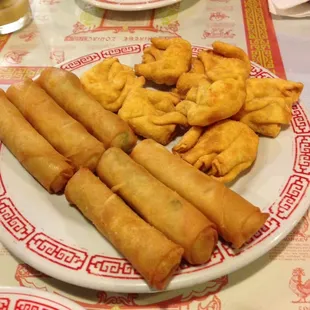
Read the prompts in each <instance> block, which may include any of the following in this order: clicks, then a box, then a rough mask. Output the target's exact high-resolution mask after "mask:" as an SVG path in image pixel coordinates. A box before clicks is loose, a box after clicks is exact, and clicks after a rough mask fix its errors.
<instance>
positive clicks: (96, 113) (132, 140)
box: [38, 68, 137, 152]
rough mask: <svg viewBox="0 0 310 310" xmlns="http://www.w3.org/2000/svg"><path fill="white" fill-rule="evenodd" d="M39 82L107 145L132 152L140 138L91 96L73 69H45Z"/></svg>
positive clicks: (69, 112)
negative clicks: (71, 70)
mask: <svg viewBox="0 0 310 310" xmlns="http://www.w3.org/2000/svg"><path fill="white" fill-rule="evenodd" d="M38 83H39V84H40V85H41V86H42V87H43V88H44V90H45V91H46V92H47V93H48V94H49V95H50V96H51V97H53V99H54V100H55V101H56V102H57V103H58V104H59V105H60V106H61V107H62V108H63V109H64V110H65V111H66V112H67V113H68V114H70V115H71V116H72V117H73V118H74V119H76V120H77V121H79V122H80V123H81V124H82V125H84V127H85V128H86V129H87V130H88V132H89V133H91V134H92V135H93V136H95V137H96V138H97V139H98V140H99V141H101V142H103V144H104V146H105V148H109V147H110V146H115V147H119V148H121V149H123V150H124V151H125V152H129V151H130V150H131V149H132V148H133V146H134V145H135V144H136V142H137V137H136V135H135V134H134V133H133V131H132V130H131V129H130V127H129V125H128V124H127V123H126V122H125V121H123V120H122V119H121V118H120V117H119V116H117V115H116V114H114V113H112V112H110V111H107V110H105V109H104V108H103V107H102V106H101V104H100V103H99V102H97V101H96V100H95V99H93V98H91V97H90V96H89V95H88V94H87V93H86V92H85V91H84V89H83V86H82V84H81V82H80V80H79V78H78V77H77V76H76V75H75V74H73V73H72V72H69V71H65V70H62V69H58V68H46V69H44V70H43V71H42V73H41V75H40V77H39V79H38Z"/></svg>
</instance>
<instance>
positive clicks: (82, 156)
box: [7, 78, 104, 170]
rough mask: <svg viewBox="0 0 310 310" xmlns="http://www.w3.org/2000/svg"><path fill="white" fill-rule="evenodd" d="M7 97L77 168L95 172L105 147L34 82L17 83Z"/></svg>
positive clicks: (10, 89) (8, 91)
mask: <svg viewBox="0 0 310 310" xmlns="http://www.w3.org/2000/svg"><path fill="white" fill-rule="evenodd" d="M7 96H8V98H9V99H10V100H11V101H12V103H13V104H14V105H15V106H16V108H17V109H18V110H19V111H20V112H21V113H22V114H23V116H24V117H25V118H26V120H27V121H28V122H29V123H30V124H31V125H32V126H33V127H34V128H35V129H36V130H37V131H38V132H39V133H40V134H41V135H42V136H43V137H44V138H45V139H46V140H47V141H48V142H49V143H50V144H51V145H52V146H53V147H54V148H55V149H56V150H57V151H58V152H59V153H60V154H62V155H63V156H65V157H66V158H68V159H69V160H70V161H71V162H72V164H73V165H74V167H75V168H77V169H78V168H80V167H87V168H89V169H90V170H95V168H96V166H97V163H98V160H99V158H100V157H101V155H102V153H103V152H104V147H103V144H102V143H101V142H99V141H98V140H97V139H96V138H95V137H93V136H92V135H91V134H90V133H88V132H87V130H86V129H85V128H84V127H83V126H82V125H81V124H80V123H79V122H77V121H76V120H75V119H74V118H72V117H71V116H70V115H69V114H67V113H66V112H65V111H64V110H63V109H62V108H61V107H60V106H59V105H58V104H57V103H56V102H55V101H54V100H53V99H52V98H51V97H50V96H49V95H48V94H47V93H46V92H45V91H44V90H43V89H42V88H41V87H40V86H39V85H38V84H37V83H35V82H34V81H32V80H31V79H28V78H27V79H25V80H24V81H22V82H19V83H16V84H13V85H11V86H10V87H9V89H8V90H7Z"/></svg>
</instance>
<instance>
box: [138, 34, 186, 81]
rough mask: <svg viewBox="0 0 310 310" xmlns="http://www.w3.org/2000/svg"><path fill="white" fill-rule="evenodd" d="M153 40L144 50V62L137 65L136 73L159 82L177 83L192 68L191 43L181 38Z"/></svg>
mask: <svg viewBox="0 0 310 310" xmlns="http://www.w3.org/2000/svg"><path fill="white" fill-rule="evenodd" d="M151 42H152V45H151V46H150V47H148V48H146V49H145V50H144V55H143V63H142V64H137V65H135V71H136V74H137V75H139V76H144V77H145V78H146V79H147V80H151V81H153V82H155V83H157V84H166V85H175V84H176V82H177V80H178V78H179V77H180V76H181V74H182V73H184V72H187V71H188V70H189V69H190V65H191V58H192V47H191V44H190V43H189V42H188V41H186V40H183V39H180V38H172V39H165V38H152V40H151Z"/></svg>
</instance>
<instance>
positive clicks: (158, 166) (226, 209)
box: [131, 139, 269, 248]
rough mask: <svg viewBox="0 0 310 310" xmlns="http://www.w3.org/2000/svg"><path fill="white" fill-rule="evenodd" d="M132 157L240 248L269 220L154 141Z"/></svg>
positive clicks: (139, 148) (136, 150)
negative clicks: (196, 209)
mask: <svg viewBox="0 0 310 310" xmlns="http://www.w3.org/2000/svg"><path fill="white" fill-rule="evenodd" d="M131 157H132V158H133V159H134V160H135V161H136V162H137V163H139V164H140V165H142V166H143V167H144V168H146V169H147V170H148V171H149V172H150V173H151V174H152V175H153V176H154V177H156V178H157V179H158V180H160V181H161V182H163V183H164V184H166V185H167V186H168V187H170V188H171V189H172V190H175V191H176V192H177V193H179V194H180V195H181V196H182V197H184V198H185V199H187V200H188V201H189V202H191V203H192V204H193V205H194V206H196V207H197V208H198V209H199V210H200V211H201V212H202V213H203V214H205V215H206V216H207V217H208V218H209V219H210V220H211V221H212V222H214V223H215V224H216V226H217V229H218V232H219V235H221V236H222V237H223V239H225V240H226V241H228V242H231V243H232V244H233V245H234V246H235V247H236V248H240V247H241V246H242V245H243V244H244V243H245V242H246V241H247V240H248V239H250V238H251V237H252V236H253V235H254V234H255V233H256V232H257V231H258V230H259V229H260V228H261V227H262V226H263V225H264V223H265V221H266V220H267V218H268V216H269V214H268V213H262V212H261V211H260V209H259V208H257V207H255V206H254V205H252V204H251V203H250V202H248V201H247V200H245V199H244V198H242V197H241V196H240V195H238V194H237V193H235V192H234V191H232V190H230V189H229V188H227V187H225V186H224V185H223V184H222V183H220V182H218V181H216V180H213V179H212V178H210V177H209V176H207V175H205V174H204V173H203V172H201V171H199V170H198V169H196V168H194V167H192V166H191V165H190V164H188V163H186V162H185V161H184V160H182V159H181V158H179V157H178V156H175V155H173V154H171V153H170V152H169V151H168V150H167V149H166V148H164V147H162V146H161V145H160V144H158V143H156V142H155V141H153V140H150V139H148V140H144V141H142V142H141V143H139V144H138V145H137V146H136V147H135V148H134V150H133V151H132V153H131Z"/></svg>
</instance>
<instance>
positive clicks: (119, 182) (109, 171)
mask: <svg viewBox="0 0 310 310" xmlns="http://www.w3.org/2000/svg"><path fill="white" fill-rule="evenodd" d="M97 174H98V176H99V177H100V179H101V180H102V181H103V182H105V183H106V184H107V185H108V186H109V187H110V188H111V189H112V191H113V192H115V193H117V194H119V195H120V196H121V197H122V198H123V199H124V200H125V201H126V202H127V203H128V204H129V205H130V206H131V207H132V208H133V209H134V210H135V211H136V212H137V213H138V214H139V215H140V216H141V217H142V218H143V219H144V220H145V221H146V222H148V223H149V224H151V225H152V226H153V227H155V228H157V229H158V230H159V231H161V232H162V233H163V234H164V235H166V237H168V239H170V240H171V241H173V242H175V243H176V244H179V245H180V246H181V247H182V248H184V257H185V259H186V260H187V261H188V262H189V263H191V264H203V263H205V262H207V261H208V260H209V258H210V256H211V254H212V252H213V249H214V247H215V245H216V243H217V239H218V235H217V232H216V230H215V225H214V224H213V223H212V222H210V221H209V220H208V219H207V218H206V217H205V216H204V215H203V214H202V213H201V212H200V211H199V210H197V209H196V208H195V207H194V206H193V205H192V204H190V203H189V202H188V201H187V200H185V199H184V198H182V197H181V196H180V195H179V194H177V193H176V192H175V191H173V190H171V189H170V188H169V187H167V186H166V185H164V184H163V183H161V182H160V181H158V180H157V179H156V178H155V177H153V176H152V175H151V174H150V173H149V172H148V171H147V170H146V169H144V168H143V167H142V166H140V165H139V164H137V163H136V162H135V161H134V160H133V159H131V158H130V157H129V156H128V155H127V154H125V153H124V152H123V151H122V150H120V149H118V148H115V147H113V148H110V149H108V150H107V151H106V152H105V153H104V154H103V156H102V157H101V159H100V161H99V164H98V166H97ZM149 242H152V241H151V240H149Z"/></svg>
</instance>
